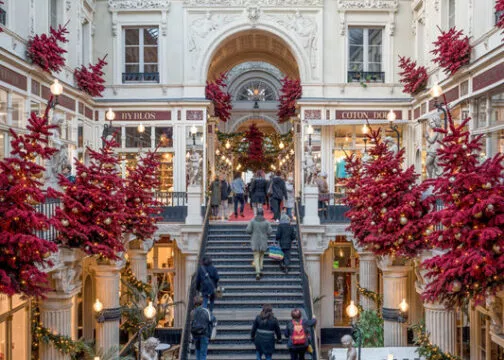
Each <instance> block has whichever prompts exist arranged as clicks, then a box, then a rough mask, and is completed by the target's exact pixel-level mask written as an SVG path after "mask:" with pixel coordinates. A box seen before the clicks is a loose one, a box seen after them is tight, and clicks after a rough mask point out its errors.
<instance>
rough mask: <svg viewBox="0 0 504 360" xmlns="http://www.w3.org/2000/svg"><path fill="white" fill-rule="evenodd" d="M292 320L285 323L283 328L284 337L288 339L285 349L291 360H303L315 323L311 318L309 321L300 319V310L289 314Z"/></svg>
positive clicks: (315, 320)
mask: <svg viewBox="0 0 504 360" xmlns="http://www.w3.org/2000/svg"><path fill="white" fill-rule="evenodd" d="M291 317H292V320H291V321H289V322H288V323H287V327H286V328H285V337H286V338H287V339H288V341H287V348H288V349H289V353H290V356H291V360H304V359H305V353H306V351H307V350H308V346H309V345H310V333H311V328H312V327H313V326H315V324H316V323H317V319H315V317H313V319H311V320H307V319H302V314H301V310H300V309H294V310H292V312H291Z"/></svg>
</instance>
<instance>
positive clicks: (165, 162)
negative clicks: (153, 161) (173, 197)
mask: <svg viewBox="0 0 504 360" xmlns="http://www.w3.org/2000/svg"><path fill="white" fill-rule="evenodd" d="M159 166H160V168H159V182H160V184H159V191H160V192H172V191H173V153H163V154H161V163H160V165H159Z"/></svg>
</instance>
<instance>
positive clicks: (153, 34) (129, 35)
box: [123, 27, 159, 81]
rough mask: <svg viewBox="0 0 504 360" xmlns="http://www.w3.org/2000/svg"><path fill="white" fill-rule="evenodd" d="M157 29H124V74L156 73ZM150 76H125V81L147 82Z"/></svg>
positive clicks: (150, 78) (151, 78)
mask: <svg viewBox="0 0 504 360" xmlns="http://www.w3.org/2000/svg"><path fill="white" fill-rule="evenodd" d="M158 37H159V28H157V27H141V28H125V29H124V38H125V40H124V64H125V73H126V74H132V73H137V74H142V73H157V72H158V71H159V70H158V56H159V55H158ZM156 78H158V77H157V76H156V77H152V76H141V75H139V76H127V77H123V79H126V80H127V81H142V80H143V81H149V80H153V79H156Z"/></svg>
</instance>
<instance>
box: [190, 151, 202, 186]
mask: <svg viewBox="0 0 504 360" xmlns="http://www.w3.org/2000/svg"><path fill="white" fill-rule="evenodd" d="M200 162H201V155H200V154H199V152H197V151H196V148H195V147H194V146H193V148H192V151H191V155H190V156H189V163H188V173H189V185H198V184H199V181H200Z"/></svg>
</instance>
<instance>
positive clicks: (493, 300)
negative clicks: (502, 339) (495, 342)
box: [486, 295, 503, 335]
mask: <svg viewBox="0 0 504 360" xmlns="http://www.w3.org/2000/svg"><path fill="white" fill-rule="evenodd" d="M486 307H487V310H488V311H489V315H490V330H491V331H492V332H493V333H494V334H495V335H500V334H502V330H503V329H502V302H501V299H499V298H497V297H496V296H495V295H490V296H487V298H486Z"/></svg>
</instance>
